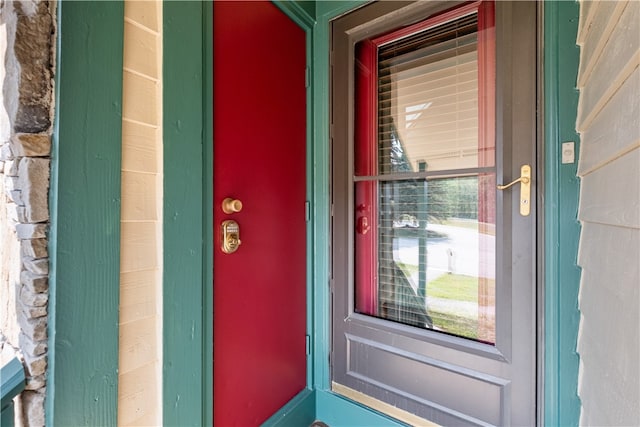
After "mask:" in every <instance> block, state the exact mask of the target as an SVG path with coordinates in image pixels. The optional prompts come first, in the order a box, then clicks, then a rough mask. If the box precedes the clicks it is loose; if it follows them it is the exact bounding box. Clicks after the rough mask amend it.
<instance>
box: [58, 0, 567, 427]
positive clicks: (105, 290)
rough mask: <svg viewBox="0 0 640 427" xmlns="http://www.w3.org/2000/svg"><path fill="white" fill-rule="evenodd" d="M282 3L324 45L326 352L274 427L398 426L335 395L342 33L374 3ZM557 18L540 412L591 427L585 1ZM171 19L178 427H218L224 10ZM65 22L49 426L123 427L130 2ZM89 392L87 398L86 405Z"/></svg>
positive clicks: (314, 290)
mask: <svg viewBox="0 0 640 427" xmlns="http://www.w3.org/2000/svg"><path fill="white" fill-rule="evenodd" d="M276 4H278V5H279V7H281V8H282V9H283V10H284V11H285V12H286V13H288V14H289V15H290V16H292V18H293V19H294V20H296V22H298V23H299V24H300V25H303V26H304V28H306V29H307V33H308V35H309V37H308V47H309V64H310V70H311V71H310V76H311V78H310V88H309V99H310V102H309V105H308V108H307V114H308V116H307V117H308V118H309V131H308V144H309V150H308V152H309V154H308V159H307V162H308V164H307V166H308V179H307V185H308V194H309V200H310V222H309V236H310V239H309V246H308V251H309V252H308V253H309V256H308V258H309V259H308V266H309V277H308V282H309V287H308V292H309V293H308V295H309V297H308V304H309V305H308V307H309V314H308V334H309V336H310V337H311V340H310V353H311V354H310V358H309V368H308V390H307V391H305V393H304V395H301V396H300V397H299V398H298V399H299V400H300V401H304V405H300V406H297V405H295V403H296V402H292V405H288V406H287V407H286V408H284V409H283V411H282V412H281V413H280V414H278V415H279V418H278V419H277V420H276V419H272V420H270V422H273V423H274V424H276V423H277V424H278V425H293V424H288V422H289V421H288V420H291V421H293V419H294V418H291V417H289V416H288V415H287V414H293V413H294V412H295V411H293V410H292V408H293V407H299V408H302V407H304V408H303V409H304V410H303V411H302V412H305V413H308V412H310V411H311V412H314V414H313V415H314V416H315V417H317V418H319V419H323V420H324V421H326V422H328V423H329V424H331V425H335V426H338V425H349V423H353V422H356V421H357V422H359V423H366V424H367V425H371V426H374V425H399V424H397V423H394V422H393V421H392V420H391V419H389V418H388V417H386V416H384V415H382V414H379V413H377V412H375V411H371V410H368V409H366V408H364V407H363V406H361V405H359V404H356V403H354V402H352V401H350V400H348V399H344V398H342V397H340V396H338V395H335V394H334V393H332V392H331V391H330V388H331V387H330V370H329V369H330V368H329V361H328V356H329V343H330V329H329V316H328V313H329V307H330V306H329V291H328V289H329V243H330V242H329V208H330V207H329V198H328V197H329V167H330V165H329V144H328V141H329V121H328V117H329V104H328V101H329V100H328V95H327V94H328V93H329V91H328V88H329V73H328V70H329V55H328V52H329V22H330V20H331V19H332V18H334V17H336V16H338V15H340V14H342V13H345V12H347V11H349V10H351V9H353V8H354V7H358V6H359V5H361V4H362V2H361V1H331V2H328V1H327V2H316V3H315V4H314V7H311V6H310V3H304V2H302V3H300V4H296V3H295V2H293V3H292V2H285V1H283V2H277V3H276ZM544 7H545V11H544V75H545V78H544V105H543V107H544V108H543V110H544V123H545V124H544V132H545V137H544V152H543V159H544V164H545V177H544V178H545V182H544V212H545V222H544V239H545V244H544V269H543V270H542V271H541V274H543V275H544V285H545V286H544V313H545V316H544V317H545V318H544V371H543V372H544V374H543V376H542V377H541V379H542V380H543V381H544V409H543V411H542V412H541V414H540V416H541V421H544V424H545V425H550V426H552V425H577V424H578V421H579V413H580V401H579V399H578V397H577V373H578V355H577V353H576V337H577V330H578V323H579V311H578V300H577V292H578V287H579V280H580V271H579V268H578V267H577V263H576V256H577V244H578V238H579V233H580V228H579V223H578V221H577V220H576V213H577V206H578V195H579V182H578V179H577V177H576V165H575V164H573V165H561V164H560V162H559V154H560V144H561V142H563V141H575V142H576V143H578V142H579V141H578V135H577V134H576V132H575V117H576V111H577V107H576V106H577V91H576V90H575V83H576V75H577V69H578V62H579V51H578V49H577V47H576V46H575V39H576V32H577V24H578V5H577V4H576V3H573V2H563V1H549V2H545V5H544ZM314 13H315V16H313V14H314ZM163 15H164V67H163V72H164V102H163V104H164V134H165V136H164V138H165V140H164V144H165V151H164V156H165V157H164V158H165V165H164V167H165V178H164V181H165V187H164V189H165V193H164V210H165V211H164V212H165V213H164V218H165V220H164V236H165V238H164V249H165V255H164V262H165V271H164V346H163V351H164V363H163V375H164V383H163V412H164V424H166V425H203V424H208V425H210V424H211V421H212V407H211V402H212V372H213V370H212V366H213V360H212V358H213V355H212V348H213V347H212V346H213V342H212V339H213V335H212V324H213V315H212V289H211V283H212V268H213V257H212V247H211V246H212V245H211V242H212V241H213V228H212V226H213V224H212V217H211V198H212V193H211V191H212V182H211V180H212V176H213V174H212V167H211V165H212V146H211V144H210V143H209V141H211V137H212V126H213V124H212V119H211V117H212V115H211V111H212V110H211V108H212V107H211V97H210V96H208V94H210V93H211V90H212V81H211V80H212V73H213V63H212V55H211V49H212V37H213V29H212V19H211V18H212V7H211V4H210V3H209V2H198V1H195V2H170V1H167V2H165V3H164V14H163ZM58 22H59V27H58V28H59V31H58V35H57V37H58V44H57V46H58V49H57V55H58V61H57V73H56V94H57V100H56V117H55V125H54V126H55V128H54V138H53V149H52V175H51V190H50V206H51V232H50V248H49V249H50V303H49V374H48V384H47V401H46V405H47V424H48V425H53V424H56V425H57V424H115V422H116V417H117V385H118V379H117V366H118V351H117V349H118V327H117V313H118V308H117V304H118V298H119V257H118V256H113V255H114V254H119V243H120V242H119V222H120V217H119V212H120V152H121V105H122V99H121V97H122V37H121V36H122V28H123V10H122V4H121V3H118V2H70V3H66V2H65V3H61V4H59V5H58ZM79 41H82V45H80V44H81V43H80V42H79ZM89 75H90V76H92V78H91V79H90V80H89V79H87V78H86V76H89ZM89 136H91V137H89ZM578 152H579V150H578ZM80 166H82V167H80ZM89 171H91V173H89ZM86 236H94V241H93V242H87V239H86ZM78 260H85V261H83V262H79V261H78ZM98 261H100V262H98ZM105 304H106V306H105ZM95 337H100V340H96V339H95ZM79 389H81V390H84V392H83V393H81V394H80V395H79V394H78V390H79ZM298 403H299V402H298ZM306 416H307V415H305V419H306Z"/></svg>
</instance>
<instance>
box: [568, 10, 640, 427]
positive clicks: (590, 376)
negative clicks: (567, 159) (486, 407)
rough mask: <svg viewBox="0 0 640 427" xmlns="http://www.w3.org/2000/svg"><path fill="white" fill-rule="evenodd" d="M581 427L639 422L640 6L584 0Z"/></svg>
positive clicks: (580, 35) (580, 81) (581, 38)
mask: <svg viewBox="0 0 640 427" xmlns="http://www.w3.org/2000/svg"><path fill="white" fill-rule="evenodd" d="M578 44H579V45H580V46H581V59H580V70H579V75H578V87H579V89H580V101H579V107H578V119H577V129H578V131H579V132H580V135H581V150H580V159H579V163H578V174H579V175H580V177H581V179H582V183H581V195H580V207H579V212H578V218H579V220H580V222H581V223H582V234H581V237H580V251H579V254H578V263H579V264H580V266H581V267H582V281H581V286H580V311H581V313H582V317H581V323H580V332H579V336H578V352H579V353H580V376H579V384H578V393H579V395H580V398H581V400H582V414H581V418H580V425H585V426H638V425H640V69H639V68H638V66H639V64H640V2H638V1H634V0H631V1H615V2H613V1H593V2H592V1H582V3H581V14H580V27H579V32H578Z"/></svg>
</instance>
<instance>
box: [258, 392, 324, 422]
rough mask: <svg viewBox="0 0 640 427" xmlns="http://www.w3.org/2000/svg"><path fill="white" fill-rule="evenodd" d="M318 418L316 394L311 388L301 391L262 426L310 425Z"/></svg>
mask: <svg viewBox="0 0 640 427" xmlns="http://www.w3.org/2000/svg"><path fill="white" fill-rule="evenodd" d="M315 420H316V396H315V392H314V391H313V390H310V389H305V390H303V391H301V392H300V393H299V394H298V395H297V396H296V397H294V398H293V399H291V401H289V403H287V404H286V405H285V406H283V407H282V409H280V410H279V411H278V412H276V413H275V414H274V415H273V416H271V417H270V418H269V419H268V420H267V421H265V422H264V423H262V427H299V426H310V425H311V423H313V422H314V421H315Z"/></svg>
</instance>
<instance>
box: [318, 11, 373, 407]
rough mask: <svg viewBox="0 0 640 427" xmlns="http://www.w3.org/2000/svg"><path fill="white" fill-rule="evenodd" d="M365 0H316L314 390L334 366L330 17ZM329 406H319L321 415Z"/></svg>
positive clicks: (324, 387) (320, 387) (328, 378)
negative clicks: (330, 151)
mask: <svg viewBox="0 0 640 427" xmlns="http://www.w3.org/2000/svg"><path fill="white" fill-rule="evenodd" d="M363 3H364V2H363V1H359V0H356V1H319V2H316V21H317V23H316V26H315V27H314V29H313V34H312V39H313V47H312V61H313V62H312V63H313V68H312V76H313V77H312V82H313V84H312V85H311V86H312V87H311V90H312V97H313V117H314V121H313V123H312V126H313V151H312V156H313V158H312V163H313V169H312V170H311V172H312V174H313V175H312V177H311V186H312V227H313V230H312V239H313V248H312V251H313V252H312V254H313V266H312V274H313V277H312V281H313V294H312V295H311V300H310V301H311V306H310V307H309V311H310V313H311V315H312V323H311V324H312V331H311V337H312V355H313V375H312V377H313V382H312V384H313V388H314V389H317V390H329V389H330V387H331V385H330V384H331V370H330V366H329V349H330V347H331V328H330V324H331V319H330V312H331V304H330V291H329V280H330V277H329V274H330V268H331V266H330V263H329V248H330V245H331V235H330V227H329V221H330V212H331V202H330V199H329V188H330V181H331V178H330V176H329V172H330V170H331V167H330V164H329V150H330V137H329V128H330V122H329V117H330V115H329V48H330V45H329V43H330V37H331V33H330V21H331V19H333V18H335V17H336V16H339V15H341V14H343V13H345V12H347V11H349V10H351V9H354V8H356V7H358V6H360V5H362V4H363ZM323 408H326V406H317V410H318V411H320V412H318V414H319V418H321V416H322V415H324V414H323V413H322V412H321V411H322V409H323Z"/></svg>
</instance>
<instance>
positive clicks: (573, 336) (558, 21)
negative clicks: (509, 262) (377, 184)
mask: <svg viewBox="0 0 640 427" xmlns="http://www.w3.org/2000/svg"><path fill="white" fill-rule="evenodd" d="M544 6H545V7H544V110H545V112H544V121H545V142H544V146H545V149H544V162H545V171H544V172H545V188H544V194H545V197H544V201H545V206H544V211H545V212H544V214H545V227H544V234H545V245H544V250H545V257H544V259H545V289H544V292H545V320H544V323H545V340H544V346H545V347H544V348H545V360H544V408H545V410H544V425H547V426H577V425H578V423H579V419H580V399H579V398H578V395H577V386H578V365H579V356H578V354H577V351H576V346H577V336H578V327H579V323H580V311H579V309H578V290H579V286H580V268H579V267H578V265H577V253H578V241H579V238H580V224H579V222H578V220H577V213H578V197H579V194H580V182H579V179H578V178H577V176H576V172H577V161H576V163H574V164H570V165H563V164H561V162H560V155H561V153H560V151H561V143H562V142H565V141H575V142H576V144H577V146H576V153H579V152H580V149H579V142H580V139H579V135H578V134H577V133H576V130H575V123H576V114H577V111H578V91H577V90H576V80H577V74H578V65H579V62H580V50H579V48H578V47H577V46H576V35H577V31H578V17H579V5H578V4H577V3H575V2H564V1H553V2H545V5H544Z"/></svg>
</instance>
